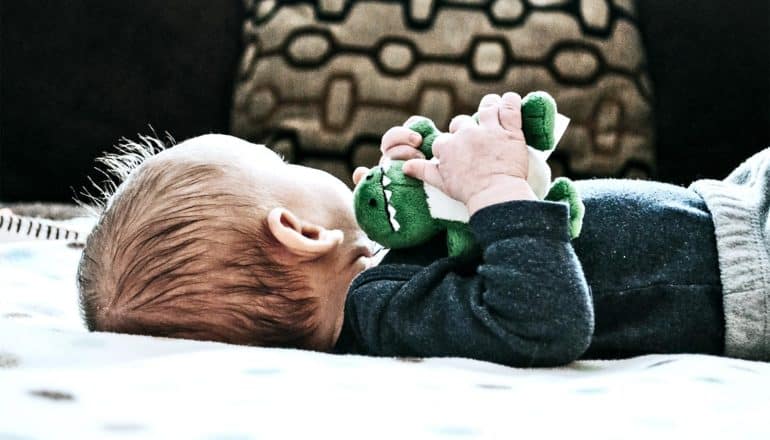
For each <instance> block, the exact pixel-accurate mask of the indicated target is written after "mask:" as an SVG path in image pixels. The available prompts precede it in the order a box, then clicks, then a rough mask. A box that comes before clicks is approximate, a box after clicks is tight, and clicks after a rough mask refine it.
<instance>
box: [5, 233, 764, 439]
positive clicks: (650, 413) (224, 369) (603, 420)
mask: <svg viewBox="0 0 770 440" xmlns="http://www.w3.org/2000/svg"><path fill="white" fill-rule="evenodd" d="M78 257H79V250H77V249H73V248H70V247H67V245H65V244H63V243H61V242H58V243H57V242H17V243H0V439H45V438H56V439H58V438H62V439H87V438H97V439H108V438H126V437H139V438H161V439H176V438H196V439H198V438H199V439H221V440H224V439H258V438H259V439H261V438H302V439H315V438H327V437H328V438H334V439H343V438H353V439H364V438H365V439H370V438H383V439H401V438H410V439H411V438H444V437H446V438H496V439H512V438H527V437H523V436H534V437H535V438H554V437H555V436H557V435H559V436H569V437H577V438H591V439H602V438H653V439H658V438H670V437H675V436H676V437H680V436H683V437H684V438H716V437H720V438H730V439H732V438H736V439H738V438H741V439H745V438H762V439H767V438H770V418H769V417H770V364H764V363H758V362H747V361H739V360H735V359H727V358H719V357H711V356H695V355H678V356H671V355H656V356H644V357H639V358H634V359H628V360H624V361H611V362H610V361H582V362H576V363H574V364H572V365H569V366H567V367H564V368H558V369H537V370H536V369H532V370H525V369H514V368H507V367H502V366H498V365H494V364H490V363H486V362H478V361H471V360H466V359H450V358H446V359H425V360H420V359H389V358H372V357H364V356H335V355H328V354H322V353H314V352H306V351H300V350H279V349H263V348H255V347H240V346H232V345H225V344H219V343H211V342H195V341H184V340H171V339H164V338H151V337H140V336H129V335H118V334H107V333H88V332H87V331H86V330H85V329H84V327H83V325H82V324H81V322H80V319H79V316H78V309H77V292H76V287H75V268H76V265H77V260H78ZM696 436H698V437H696Z"/></svg>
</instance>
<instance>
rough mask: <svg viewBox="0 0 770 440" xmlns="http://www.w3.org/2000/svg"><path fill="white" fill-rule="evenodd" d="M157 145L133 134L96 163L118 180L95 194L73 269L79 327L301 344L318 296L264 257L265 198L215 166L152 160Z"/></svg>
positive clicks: (270, 241) (272, 244)
mask: <svg viewBox="0 0 770 440" xmlns="http://www.w3.org/2000/svg"><path fill="white" fill-rule="evenodd" d="M163 148H165V147H164V145H163V143H162V142H161V141H159V140H158V139H155V138H150V137H142V138H141V142H131V141H124V142H122V143H121V144H120V145H119V146H118V149H119V153H118V154H111V155H107V156H105V157H104V158H102V159H101V160H100V162H101V163H102V164H104V165H105V166H106V174H108V175H112V176H115V177H117V178H118V179H119V180H121V181H122V183H120V185H119V186H116V185H113V186H108V187H107V188H106V189H104V190H100V193H101V196H100V200H102V201H103V203H102V204H101V208H102V209H101V212H100V213H99V214H98V215H99V218H98V222H97V224H96V227H95V228H94V230H93V232H92V233H91V234H90V236H89V237H88V240H87V242H86V245H85V248H84V250H83V255H82V257H81V260H80V264H79V267H78V276H77V282H78V288H79V291H80V304H81V311H82V315H83V318H84V320H85V322H86V325H87V327H88V329H89V330H92V331H108V332H119V333H131V334H143V335H153V336H166V337H179V338H188V339H199V340H215V341H221V342H229V343H237V344H249V345H260V346H286V347H300V348H303V347H307V346H308V345H309V343H310V342H309V339H310V337H311V335H312V334H313V332H314V331H315V325H316V324H315V321H314V315H315V312H316V308H317V303H316V301H315V299H314V298H312V297H309V296H308V295H303V292H306V291H307V289H306V280H305V279H304V277H303V276H302V275H301V274H299V273H298V272H296V271H295V270H292V268H289V267H286V266H284V265H282V264H280V263H279V262H277V261H276V260H275V259H274V258H273V255H274V251H275V250H276V249H277V248H278V242H277V241H276V240H275V238H274V237H273V236H272V234H270V233H269V232H268V230H267V225H266V212H265V210H266V209H267V207H266V206H265V203H263V202H268V201H266V200H261V199H260V195H259V194H244V193H243V192H244V191H243V190H242V189H241V190H240V191H239V189H240V188H239V185H238V182H235V181H234V179H232V175H230V174H228V170H227V169H226V167H225V166H223V165H220V164H216V165H215V164H208V163H202V162H200V161H195V160H193V159H189V160H187V159H185V158H182V159H179V158H178V156H177V157H175V158H173V159H169V158H161V157H157V156H156V154H157V153H158V152H159V151H161V150H163Z"/></svg>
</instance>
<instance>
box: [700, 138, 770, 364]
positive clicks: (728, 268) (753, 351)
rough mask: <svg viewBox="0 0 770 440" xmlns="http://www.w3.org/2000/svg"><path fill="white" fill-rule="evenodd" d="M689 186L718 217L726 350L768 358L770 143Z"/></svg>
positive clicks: (717, 234) (747, 355)
mask: <svg viewBox="0 0 770 440" xmlns="http://www.w3.org/2000/svg"><path fill="white" fill-rule="evenodd" d="M690 188H691V189H692V190H694V191H695V192H697V193H698V194H700V195H701V197H703V199H704V200H705V201H706V205H707V206H708V208H709V210H710V211H711V214H712V216H713V220H714V229H715V234H716V239H717V253H718V255H719V269H720V277H721V280H722V287H723V294H724V299H723V300H724V313H725V352H726V354H727V355H728V356H733V357H740V358H744V359H751V360H762V361H770V326H769V325H768V320H769V319H770V223H769V222H768V220H769V218H768V214H769V209H770V148H768V149H765V150H763V151H761V152H759V153H757V154H755V155H754V156H752V157H750V158H749V159H748V160H746V161H745V162H744V163H742V164H741V165H740V166H739V167H738V168H736V169H735V171H733V172H732V173H730V175H729V176H727V177H726V178H725V179H724V180H710V179H709V180H698V181H696V182H694V183H693V184H692V185H691V186H690Z"/></svg>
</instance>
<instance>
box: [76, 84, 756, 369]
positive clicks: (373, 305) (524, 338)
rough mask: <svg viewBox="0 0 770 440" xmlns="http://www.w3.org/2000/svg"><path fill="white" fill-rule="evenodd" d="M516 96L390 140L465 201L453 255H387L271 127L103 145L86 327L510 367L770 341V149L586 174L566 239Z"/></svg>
mask: <svg viewBox="0 0 770 440" xmlns="http://www.w3.org/2000/svg"><path fill="white" fill-rule="evenodd" d="M520 108H521V98H520V97H519V95H517V94H515V93H506V94H504V95H502V96H498V95H487V96H485V97H484V99H483V100H482V101H481V103H480V105H479V122H478V123H476V122H475V121H474V120H473V119H472V118H470V117H469V116H464V115H463V116H458V117H456V118H455V119H453V120H452V123H451V125H450V127H449V133H446V134H443V135H441V136H440V137H439V138H438V139H437V140H436V141H435V143H434V146H433V148H434V154H435V156H436V157H437V158H439V160H440V162H439V163H436V162H430V161H426V160H425V159H424V158H423V157H422V155H421V153H420V152H419V150H418V149H417V147H418V146H419V145H420V143H421V138H420V135H419V134H417V133H415V132H413V131H411V130H409V129H408V128H406V126H408V125H409V124H410V121H407V122H406V123H405V124H404V126H402V127H394V128H392V129H390V130H388V132H387V133H385V135H384V136H383V138H382V144H381V149H382V151H383V155H384V157H386V158H391V159H402V160H408V161H407V162H406V164H405V165H404V171H405V173H407V174H409V175H411V176H412V177H415V178H417V179H421V180H424V181H425V182H427V183H430V184H432V185H434V186H437V187H438V188H440V189H442V190H443V191H444V192H446V193H447V194H448V195H449V196H450V197H452V198H454V199H457V200H459V201H461V202H462V203H464V204H465V205H466V206H467V207H468V209H469V212H470V213H471V219H470V227H471V229H472V231H473V233H474V235H475V237H476V240H477V242H478V243H479V244H480V245H481V248H482V250H483V252H482V254H481V255H478V256H476V257H447V256H446V248H445V245H444V240H445V237H442V236H439V237H437V238H436V239H435V240H434V241H432V242H430V243H427V244H425V245H422V246H420V247H416V248H412V249H408V250H391V251H389V252H387V253H384V252H380V253H377V254H376V255H375V253H374V252H373V250H374V249H375V246H374V245H373V243H372V242H370V241H369V240H368V239H367V237H366V236H365V234H364V233H363V232H362V231H361V230H360V229H359V228H358V227H357V224H356V221H355V217H354V213H353V209H352V195H351V192H350V190H349V189H348V188H347V186H346V185H344V184H343V183H342V182H340V181H339V180H338V179H336V178H334V177H332V176H331V175H329V174H327V173H325V172H322V171H318V170H314V169H311V168H306V167H302V166H298V165H291V164H287V163H285V162H283V160H282V159H281V158H280V157H279V156H277V155H276V154H275V153H273V152H272V151H271V150H269V149H267V148H265V147H264V146H261V145H254V144H251V143H248V142H245V141H242V140H238V139H236V138H233V137H230V136H223V135H206V136H201V137H197V138H194V139H190V140H188V141H185V142H183V143H181V144H179V145H176V146H175V147H173V148H170V149H167V150H163V151H160V152H156V151H155V150H156V149H155V148H152V145H151V142H149V141H148V142H147V144H148V145H147V146H145V147H142V146H141V145H139V144H133V147H131V146H128V147H127V148H128V149H129V150H131V151H124V153H126V154H123V155H114V156H110V157H108V158H106V159H105V160H104V162H105V163H106V164H107V165H108V166H109V167H110V168H111V169H112V171H113V172H114V173H116V174H118V175H120V176H121V177H123V178H124V180H123V182H122V183H121V184H120V186H119V187H118V188H117V190H116V191H115V193H114V194H112V195H111V196H110V197H109V199H108V201H107V203H106V206H105V207H104V210H103V212H102V214H101V216H100V218H99V221H98V224H97V225H96V228H95V229H94V231H93V232H92V233H91V235H90V236H89V238H88V242H87V244H86V247H85V249H84V251H83V256H82V259H81V262H80V266H79V271H78V285H79V289H80V294H81V305H82V311H83V315H84V318H85V321H86V323H87V326H88V328H89V329H90V330H99V331H111V332H122V333H133V334H145V335H155V336H168V337H180V338H190V339H200V340H216V341H222V342H229V343H236V344H249V345H259V346H282V347H298V348H305V349H312V350H319V351H332V352H340V353H363V354H372V355H398V356H461V357H469V358H475V359H481V360H488V361H492V362H498V363H503V364H507V365H514V366H549V365H559V364H564V363H568V362H570V361H572V360H574V359H577V358H581V357H594V358H595V357H601V358H617V357H627V356H633V355H638V354H644V353H710V354H725V355H730V356H737V357H743V358H747V359H759V360H770V328H768V324H767V323H768V322H769V320H770V298H769V296H770V264H769V263H768V261H769V258H770V257H769V255H768V248H769V246H768V243H770V229H769V227H768V222H767V220H768V205H769V204H770V198H768V188H767V186H768V183H769V182H770V152H769V151H768V150H765V151H763V152H761V153H758V154H757V155H756V156H754V157H752V158H751V159H749V160H748V161H747V162H746V163H744V164H743V165H742V166H741V167H740V168H738V169H737V170H736V171H735V172H733V173H732V174H731V175H730V176H729V177H728V178H727V179H726V180H725V181H699V182H696V183H694V184H693V185H692V186H691V187H690V188H689V189H685V188H681V187H677V186H673V185H667V184H662V183H655V182H645V181H625V180H590V181H584V182H577V183H576V184H577V187H578V189H579V190H580V192H581V195H582V198H583V201H584V203H585V218H584V222H583V230H582V232H581V235H580V237H579V238H578V239H576V240H574V241H570V239H569V234H568V208H567V206H566V205H564V204H561V203H555V202H545V201H538V200H535V196H534V194H533V193H532V191H531V189H530V188H529V186H528V185H527V183H526V178H527V154H528V153H527V148H526V145H525V140H524V136H523V133H522V130H521V115H520ZM367 171H368V170H366V169H364V168H360V169H357V170H356V171H355V173H354V176H353V179H354V181H356V182H357V181H358V180H360V179H361V178H362V177H363V176H364V175H366V173H367ZM383 255H384V257H383ZM380 260H381V261H380Z"/></svg>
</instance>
